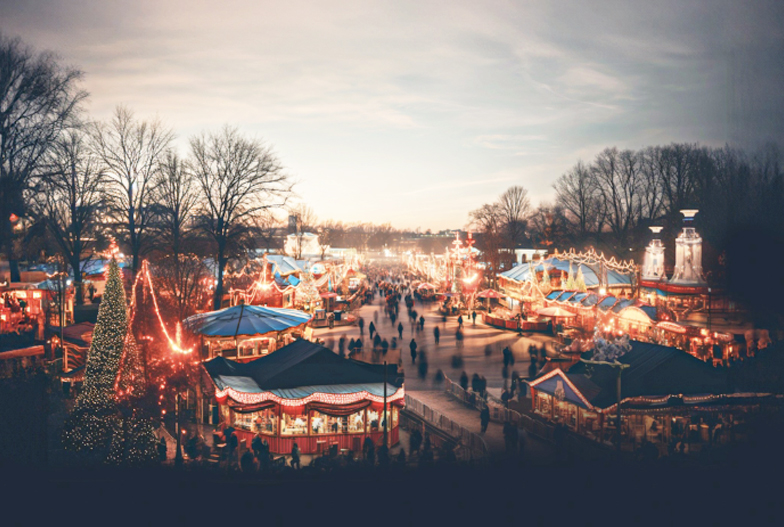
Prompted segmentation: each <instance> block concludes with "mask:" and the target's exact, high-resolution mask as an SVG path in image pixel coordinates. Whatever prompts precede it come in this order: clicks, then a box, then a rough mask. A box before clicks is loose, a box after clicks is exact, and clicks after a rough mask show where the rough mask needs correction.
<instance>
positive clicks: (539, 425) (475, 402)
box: [444, 377, 607, 459]
mask: <svg viewBox="0 0 784 527" xmlns="http://www.w3.org/2000/svg"><path fill="white" fill-rule="evenodd" d="M444 380H445V383H444V386H445V390H446V392H447V393H449V394H450V395H452V396H453V397H455V398H456V399H458V400H460V401H462V402H464V403H465V404H467V405H469V406H473V407H474V408H476V409H477V410H481V409H482V408H484V406H485V404H486V405H487V407H488V409H489V410H490V420H491V421H499V422H506V421H510V422H511V423H512V424H513V425H515V426H518V427H522V428H524V429H525V430H526V432H528V433H529V434H531V435H534V436H536V437H538V438H540V439H543V440H545V441H548V442H549V443H555V426H554V425H551V424H548V423H545V422H543V421H540V420H538V419H534V418H532V417H531V416H528V415H525V414H521V413H520V412H518V411H516V410H511V409H509V408H506V405H505V404H504V403H503V401H501V400H500V399H498V398H497V397H494V396H492V395H490V394H485V397H486V399H482V398H481V397H479V395H478V394H476V393H474V392H473V391H466V390H464V389H463V387H462V386H460V385H459V384H456V383H455V382H453V381H452V380H451V379H449V378H448V377H446V378H445V379H444ZM564 443H565V444H564V448H565V449H566V450H570V451H571V452H572V453H574V454H576V455H579V456H581V457H582V458H583V459H595V458H599V457H601V456H605V455H606V454H607V448H606V446H605V445H600V444H599V443H597V442H596V441H593V440H591V439H588V438H584V437H581V436H577V435H576V434H567V436H566V437H565V439H564Z"/></svg>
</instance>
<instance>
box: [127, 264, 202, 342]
mask: <svg viewBox="0 0 784 527" xmlns="http://www.w3.org/2000/svg"><path fill="white" fill-rule="evenodd" d="M140 280H144V281H145V283H146V284H147V287H148V288H149V290H150V296H151V297H152V303H153V308H154V310H155V315H156V317H157V318H158V324H159V325H160V327H161V331H162V332H163V335H164V336H165V337H166V340H168V341H169V346H170V347H171V349H172V350H173V351H176V352H177V353H183V354H188V353H191V352H192V351H193V347H190V348H187V349H184V348H182V347H181V346H180V344H179V342H180V340H179V338H178V339H177V341H176V342H175V340H174V339H172V338H171V336H170V335H169V331H168V330H167V329H166V324H164V322H163V317H162V316H161V310H160V308H159V307H158V299H157V297H156V296H155V288H154V287H153V284H152V278H151V277H150V267H149V265H148V263H147V260H144V261H142V266H141V270H140V272H139V274H137V275H136V280H134V282H133V286H132V287H131V320H130V323H133V320H134V316H135V314H136V286H137V285H138V284H139V281H140ZM179 326H180V324H179V322H178V323H177V329H176V335H181V329H180V327H179Z"/></svg>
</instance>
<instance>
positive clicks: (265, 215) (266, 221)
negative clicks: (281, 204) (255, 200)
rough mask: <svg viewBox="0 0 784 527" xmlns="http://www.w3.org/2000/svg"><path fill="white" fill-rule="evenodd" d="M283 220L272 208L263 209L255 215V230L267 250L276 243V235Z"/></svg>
mask: <svg viewBox="0 0 784 527" xmlns="http://www.w3.org/2000/svg"><path fill="white" fill-rule="evenodd" d="M281 225H282V222H281V221H280V220H279V219H278V217H277V216H275V214H274V213H273V212H272V211H271V210H268V209H267V210H262V211H260V212H259V213H258V214H256V215H254V216H253V232H254V234H255V236H256V239H257V240H258V241H259V242H261V245H263V246H264V249H266V251H267V252H270V251H271V250H272V246H273V245H275V237H276V234H277V233H278V229H280V227H281Z"/></svg>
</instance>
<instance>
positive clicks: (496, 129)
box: [0, 0, 784, 230]
mask: <svg viewBox="0 0 784 527" xmlns="http://www.w3.org/2000/svg"><path fill="white" fill-rule="evenodd" d="M0 31H2V32H3V33H4V34H6V35H7V36H20V37H22V38H23V39H24V40H25V41H26V42H27V43H28V44H31V45H33V46H35V47H36V48H37V49H51V50H54V51H56V52H57V53H58V54H59V55H60V56H61V57H62V58H63V59H64V60H65V62H67V63H69V64H72V65H74V66H77V67H79V68H81V69H83V70H84V71H85V73H86V76H85V81H84V88H85V89H86V90H87V91H88V92H89V93H90V99H89V105H88V110H89V112H90V115H91V116H92V117H93V118H96V119H106V118H107V117H109V116H110V114H111V112H112V111H113V109H114V107H115V106H116V105H118V104H125V105H127V106H128V107H130V108H131V109H132V110H134V111H135V112H136V114H137V115H138V116H139V117H143V118H146V117H152V116H155V115H157V116H159V117H160V118H161V120H162V121H164V123H165V124H167V125H169V126H171V127H172V128H173V129H174V130H175V132H176V133H177V135H178V141H177V146H178V148H179V150H180V151H181V152H182V153H183V154H184V153H185V152H186V146H187V139H188V137H190V136H191V135H193V134H195V133H197V132H200V131H202V130H217V129H218V128H219V127H220V126H222V125H223V124H225V123H229V124H232V125H236V126H238V127H239V128H240V129H241V130H242V131H243V132H245V133H246V134H248V135H251V136H255V137H258V138H262V139H264V140H265V141H266V142H268V143H269V144H271V145H272V146H273V147H274V149H275V151H276V152H277V154H278V155H279V157H280V158H281V161H282V162H283V163H284V165H285V166H286V167H287V169H288V172H289V173H290V174H291V175H292V176H293V177H294V178H296V179H297V180H298V181H299V184H298V185H297V191H298V194H299V196H300V200H302V201H305V202H306V203H308V204H309V205H310V206H311V207H312V208H313V210H314V211H315V213H316V214H317V215H318V217H319V219H321V220H325V219H330V218H332V219H336V220H343V221H348V222H354V221H372V222H375V223H382V222H391V223H392V224H393V225H394V226H395V227H399V228H416V227H418V226H419V227H422V229H423V230H424V229H428V228H431V229H434V230H438V229H445V228H458V227H462V226H464V225H465V224H466V223H467V219H468V212H469V211H471V210H473V209H475V208H477V207H479V206H480V205H482V204H483V203H486V202H490V201H492V200H493V199H495V197H496V196H497V195H498V194H500V193H501V192H502V191H503V190H505V189H506V188H507V187H509V186H511V185H514V184H520V185H523V186H525V187H526V188H528V189H529V191H530V193H531V197H532V198H533V201H534V203H537V202H539V201H542V200H552V199H553V198H554V192H553V190H552V184H553V182H554V181H555V179H556V178H557V177H558V176H560V175H561V174H562V173H563V172H565V171H566V170H567V169H568V168H569V167H571V166H572V165H573V164H574V163H575V162H576V161H577V160H578V159H581V158H582V159H584V160H586V161H588V160H591V159H592V158H593V157H594V156H595V155H596V154H597V153H598V152H599V151H600V150H601V149H603V148H604V147H606V146H618V147H619V148H627V147H628V148H640V147H644V146H648V145H655V144H666V143H669V142H671V141H689V142H692V141H694V142H700V143H703V144H708V145H716V146H720V145H723V144H724V143H727V142H729V143H731V144H736V145H739V146H744V147H753V146H755V145H757V144H760V143H762V142H765V141H777V142H779V144H781V141H782V138H784V2H783V1H781V0H772V1H738V0H727V1H725V0H688V1H685V0H684V1H680V2H670V1H651V0H648V1H634V2H632V1H628V0H627V1H618V2H597V1H591V2H578V1H573V2H562V1H553V0H541V1H526V2H522V1H520V2H508V1H507V2H501V1H499V2H490V1H480V0H472V1H466V2H462V1H460V2H458V1H450V2H431V1H425V0H414V1H408V0H394V1H389V2H371V1H367V0H366V1H350V0H344V1H311V2H300V1H296V0H286V1H285V2H284V1H279V2H270V1H262V0H246V1H239V0H238V1H232V0H221V1H218V2H216V1H214V0H213V1H209V2H207V1H201V0H176V1H168V0H157V1H156V0H152V1H148V0H141V1H140V0H134V1H110V0H16V1H15V0H0Z"/></svg>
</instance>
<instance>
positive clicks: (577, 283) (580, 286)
mask: <svg viewBox="0 0 784 527" xmlns="http://www.w3.org/2000/svg"><path fill="white" fill-rule="evenodd" d="M574 288H575V289H577V290H578V291H580V292H581V293H585V292H586V291H588V288H587V287H586V286H585V276H584V275H583V268H582V266H580V265H578V266H577V277H576V278H575V279H574Z"/></svg>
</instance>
